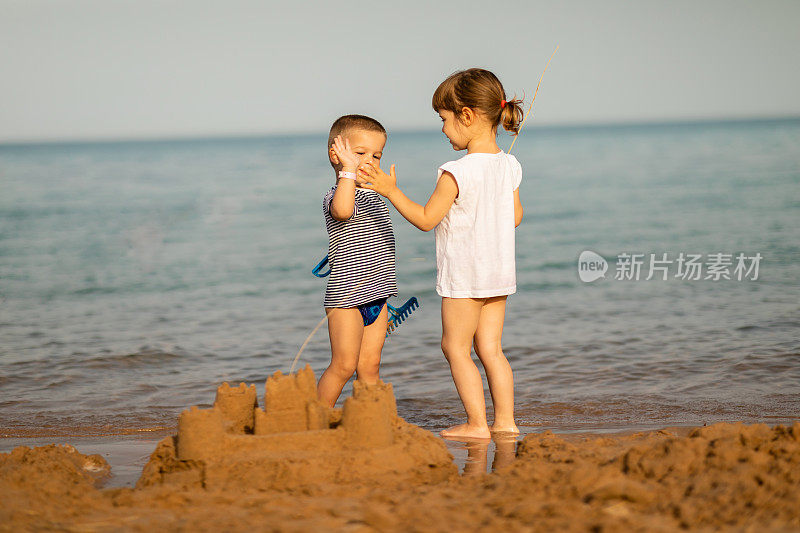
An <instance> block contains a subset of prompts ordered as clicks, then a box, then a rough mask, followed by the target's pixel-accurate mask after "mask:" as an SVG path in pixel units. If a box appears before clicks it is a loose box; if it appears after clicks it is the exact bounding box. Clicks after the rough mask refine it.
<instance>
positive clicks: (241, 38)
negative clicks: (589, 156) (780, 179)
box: [0, 0, 800, 142]
mask: <svg viewBox="0 0 800 533" xmlns="http://www.w3.org/2000/svg"><path fill="white" fill-rule="evenodd" d="M798 27H800V2H798V1H796V0H788V1H779V0H765V1H763V2H752V1H738V0H730V1H716V0H708V1H702V0H695V1H682V0H673V1H649V0H639V1H634V0H630V1H616V0H604V1H594V0H589V1H565V2H557V1H553V0H550V1H548V2H538V1H521V2H516V1H506V2H502V3H494V2H486V1H483V2H471V1H469V0H461V1H451V0H441V1H434V2H430V1H416V0H411V1H403V2H392V3H390V2H378V1H372V2H355V1H347V0H343V1H336V2H321V1H320V2H302V1H298V2H287V1H282V2H272V1H270V0H259V1H242V0H226V1H224V2H223V1H217V2H208V1H200V0H174V1H167V0H164V1H153V0H135V1H124V0H50V1H44V0H0V76H2V81H1V82H0V142H27V141H50V140H112V139H138V138H169V137H182V136H190V137H194V136H218V135H219V136H227V135H259V134H281V133H286V134H294V133H306V132H324V131H327V128H328V127H329V125H330V123H331V122H332V121H333V120H334V119H335V118H336V117H338V116H340V115H343V114H347V113H362V114H368V115H371V116H374V117H375V118H377V119H379V120H381V122H383V123H384V125H385V126H386V127H387V129H389V131H398V130H421V129H430V130H435V129H437V128H438V127H439V121H438V118H437V116H436V115H435V113H434V112H433V110H432V109H431V107H430V99H431V95H432V94H433V91H434V89H435V88H436V86H437V85H438V84H439V82H441V81H442V80H443V79H444V78H445V77H447V76H448V75H449V74H450V73H452V72H454V71H456V70H459V69H463V68H469V67H473V66H480V67H483V68H488V69H490V70H492V71H493V72H494V73H495V74H497V76H498V77H499V78H500V80H501V81H502V82H503V84H504V86H505V88H506V91H507V93H509V94H510V95H513V94H517V95H522V94H525V95H526V96H527V97H528V99H530V97H531V96H532V95H533V92H534V90H535V88H536V83H537V80H538V79H539V76H540V75H541V73H542V70H543V69H544V67H545V64H546V63H547V59H548V58H549V57H550V55H551V53H552V52H553V50H554V49H555V47H556V46H558V47H559V49H558V52H557V53H556V54H555V56H554V57H553V60H552V63H551V64H550V67H549V69H548V70H547V73H546V74H545V76H544V79H543V81H542V85H541V89H540V90H539V94H538V96H537V97H536V103H535V106H534V114H533V117H534V119H533V120H534V121H535V123H536V124H540V125H554V124H584V123H618V122H644V121H673V120H675V121H682V120H702V119H724V118H749V117H782V116H800V98H798V95H799V94H800V68H798V66H800V31H798Z"/></svg>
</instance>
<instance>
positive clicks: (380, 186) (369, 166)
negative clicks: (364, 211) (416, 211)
mask: <svg viewBox="0 0 800 533" xmlns="http://www.w3.org/2000/svg"><path fill="white" fill-rule="evenodd" d="M357 183H358V185H359V186H361V187H364V188H365V189H371V190H373V191H375V192H377V193H378V194H380V195H381V196H386V197H388V196H389V195H390V194H391V193H392V192H393V191H394V190H396V189H397V176H396V175H395V173H394V165H392V166H391V167H389V174H386V172H384V171H383V170H381V167H379V166H377V164H376V163H374V162H373V161H367V162H366V163H364V164H363V165H361V166H360V167H358V180H357Z"/></svg>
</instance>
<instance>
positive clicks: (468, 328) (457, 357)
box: [441, 297, 491, 439]
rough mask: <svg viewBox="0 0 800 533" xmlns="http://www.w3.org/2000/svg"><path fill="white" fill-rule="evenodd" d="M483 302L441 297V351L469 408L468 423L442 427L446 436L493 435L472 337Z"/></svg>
mask: <svg viewBox="0 0 800 533" xmlns="http://www.w3.org/2000/svg"><path fill="white" fill-rule="evenodd" d="M482 306H483V300H482V299H473V298H445V297H443V298H442V352H444V356H445V357H446V358H447V362H448V363H449V364H450V373H451V374H452V376H453V381H454V382H455V384H456V390H457V391H458V396H459V397H460V398H461V403H463V404H464V410H465V411H466V412H467V423H466V424H460V425H458V426H453V427H451V428H447V429H445V430H443V431H442V432H441V435H442V436H443V437H471V438H485V439H488V438H490V437H491V434H490V433H489V426H488V424H487V423H486V402H485V401H484V399H483V380H482V379H481V374H480V372H479V371H478V367H477V366H476V365H475V363H474V362H473V361H472V356H471V352H472V337H473V336H474V335H475V331H476V329H477V327H478V319H479V317H480V314H481V307H482Z"/></svg>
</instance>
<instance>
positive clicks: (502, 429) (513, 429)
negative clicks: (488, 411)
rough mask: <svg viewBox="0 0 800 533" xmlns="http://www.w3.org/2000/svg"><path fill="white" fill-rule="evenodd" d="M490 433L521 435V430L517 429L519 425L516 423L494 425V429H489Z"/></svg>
mask: <svg viewBox="0 0 800 533" xmlns="http://www.w3.org/2000/svg"><path fill="white" fill-rule="evenodd" d="M489 431H491V432H492V433H513V434H515V435H518V434H519V428H517V425H516V424H514V423H512V424H510V425H500V424H492V427H490V428H489Z"/></svg>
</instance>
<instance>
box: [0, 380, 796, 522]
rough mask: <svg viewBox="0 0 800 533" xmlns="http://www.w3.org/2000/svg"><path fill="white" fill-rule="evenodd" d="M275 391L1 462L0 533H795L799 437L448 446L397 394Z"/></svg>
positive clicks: (296, 387) (671, 436) (530, 438)
mask: <svg viewBox="0 0 800 533" xmlns="http://www.w3.org/2000/svg"><path fill="white" fill-rule="evenodd" d="M309 372H310V371H309ZM270 379H271V380H272V381H271V382H270V381H269V380H268V382H267V387H266V392H265V401H264V408H263V409H262V408H261V407H259V404H258V402H257V400H256V399H255V390H254V387H246V386H241V387H238V388H237V387H227V386H223V387H220V389H219V390H218V392H217V399H216V402H215V406H214V407H213V408H212V409H196V408H193V409H190V410H187V411H184V413H183V414H182V415H181V419H180V420H179V423H178V434H177V435H169V436H166V437H165V438H163V439H161V440H160V441H159V442H158V443H157V444H156V443H155V440H154V439H152V438H144V437H143V438H138V437H137V438H135V439H129V442H130V443H132V444H130V445H129V446H128V447H127V448H126V449H127V452H125V453H123V449H124V448H125V446H123V447H117V448H115V446H117V445H118V444H119V443H118V442H117V444H114V443H113V442H111V441H106V442H105V446H106V448H105V449H104V450H105V451H104V453H101V454H99V455H84V454H83V453H80V451H84V446H85V447H86V448H89V447H92V446H96V445H98V444H103V443H102V439H101V440H97V439H95V440H94V443H92V442H84V443H81V442H79V441H77V440H75V441H74V442H75V443H77V447H78V450H80V451H78V450H76V449H74V448H72V447H71V446H62V445H50V446H43V447H36V448H29V447H18V448H16V449H15V450H13V451H12V452H10V453H2V454H0V501H2V502H3V505H2V506H0V531H11V530H42V529H56V530H69V531H120V530H122V531H144V530H154V529H156V530H203V531H205V530H230V531H252V530H259V531H264V530H266V531H306V530H342V531H344V530H347V531H453V530H458V531H460V530H466V531H477V530H484V529H486V528H491V529H492V530H495V529H497V530H513V531H545V530H558V531H678V530H685V529H691V530H725V531H800V422H795V423H794V424H793V425H791V426H775V427H769V426H766V425H763V424H755V425H744V424H725V423H721V424H714V425H712V426H708V427H702V428H694V429H689V428H678V429H666V430H659V431H647V432H637V433H632V434H605V435H600V434H594V435H589V434H564V435H556V434H554V433H552V432H550V431H545V432H542V433H531V434H528V435H526V436H525V437H524V438H523V439H522V440H520V441H517V440H516V439H514V438H497V439H495V440H494V441H492V442H491V443H490V442H471V443H465V444H463V445H454V444H452V443H451V444H450V445H449V446H447V447H446V446H445V444H444V443H443V441H442V440H441V439H439V438H437V437H435V436H433V435H432V434H431V433H429V432H426V431H424V430H422V429H420V428H417V427H416V426H413V425H411V424H408V423H406V422H405V421H403V419H402V418H400V417H398V416H397V414H396V412H395V411H394V410H393V409H394V396H393V394H392V390H391V386H390V385H382V384H381V385H379V386H373V387H368V386H360V385H359V386H357V387H354V396H353V398H349V399H348V400H347V401H346V402H345V406H344V409H343V410H326V409H319V406H318V404H317V403H316V401H315V398H314V397H313V394H312V393H313V388H312V386H311V385H312V383H313V374H311V375H310V376H309V375H308V374H306V375H305V376H302V372H301V373H300V374H299V375H298V376H273V378H270ZM8 444H11V443H8V442H6V443H5V444H4V445H8ZM145 448H149V449H150V451H152V454H151V455H149V457H148V459H147V462H146V464H145V465H144V468H143V473H142V475H141V477H140V478H139V480H138V483H137V484H136V486H135V487H130V486H126V487H120V486H119V485H120V484H121V483H119V481H120V477H117V478H116V479H117V482H116V483H112V484H116V485H117V486H116V487H110V486H109V479H112V480H113V479H114V478H110V475H111V469H110V467H109V465H108V463H107V461H106V459H105V458H104V454H109V455H110V456H116V457H121V456H123V455H124V456H125V459H124V460H118V463H120V464H125V463H127V464H128V466H129V467H130V468H129V470H130V469H131V468H133V466H132V465H133V463H136V462H137V461H141V459H142V456H141V455H138V456H137V453H140V452H141V451H142V450H144V449H145ZM448 449H451V450H455V451H458V452H459V453H461V454H462V455H463V456H464V459H463V462H464V465H465V468H464V469H463V470H464V473H465V474H473V475H459V468H457V467H456V465H455V464H454V463H453V462H452V456H451V455H450V453H449V452H448ZM135 450H138V452H136V451H135ZM125 454H127V455H125ZM137 457H138V459H137ZM468 458H469V459H471V460H467V459H468ZM115 468H117V465H115ZM135 468H139V466H138V465H136V467H135ZM492 470H493V472H492V473H490V474H487V473H486V472H487V471H492ZM129 473H130V472H129ZM117 475H118V476H119V474H117ZM122 484H124V483H122ZM98 487H104V488H98Z"/></svg>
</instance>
